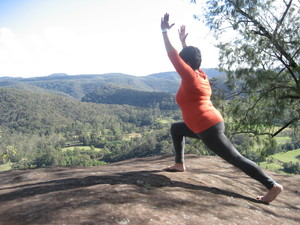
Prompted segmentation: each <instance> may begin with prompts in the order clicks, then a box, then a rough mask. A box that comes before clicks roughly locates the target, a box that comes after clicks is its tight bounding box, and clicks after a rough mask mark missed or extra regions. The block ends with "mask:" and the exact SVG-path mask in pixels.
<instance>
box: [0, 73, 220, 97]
mask: <svg viewBox="0 0 300 225" xmlns="http://www.w3.org/2000/svg"><path fill="white" fill-rule="evenodd" d="M204 71H206V72H207V75H208V76H209V77H210V78H213V77H215V78H218V77H221V76H224V73H222V72H220V71H218V70H215V69H204ZM112 85H113V86H115V87H116V88H125V89H134V90H139V91H145V92H167V93H172V94H174V93H176V92H177V90H178V87H179V85H180V77H179V75H178V74H177V73H176V72H174V71H172V72H165V73H157V74H151V75H148V76H131V75H127V74H122V73H108V74H81V75H67V74H64V73H59V74H52V75H49V76H46V77H33V78H11V77H0V87H1V86H5V87H13V88H17V89H18V88H20V87H22V89H26V88H27V89H29V90H32V87H38V88H41V89H44V90H50V91H52V92H53V93H54V92H55V93H57V94H58V93H64V95H67V96H71V97H73V98H76V99H82V98H83V97H84V96H85V95H86V94H88V93H90V92H92V91H93V90H95V89H99V88H102V87H107V86H109V87H111V86H112ZM41 89H40V90H41ZM35 90H36V91H38V89H35Z"/></svg>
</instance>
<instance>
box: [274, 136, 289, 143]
mask: <svg viewBox="0 0 300 225" xmlns="http://www.w3.org/2000/svg"><path fill="white" fill-rule="evenodd" d="M275 140H276V142H277V144H278V145H283V144H286V143H289V142H290V141H291V138H290V137H276V138H275Z"/></svg>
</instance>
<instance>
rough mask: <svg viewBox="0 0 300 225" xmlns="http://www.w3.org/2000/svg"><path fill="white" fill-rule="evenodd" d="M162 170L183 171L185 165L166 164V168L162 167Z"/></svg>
mask: <svg viewBox="0 0 300 225" xmlns="http://www.w3.org/2000/svg"><path fill="white" fill-rule="evenodd" d="M163 171H167V172H184V171H185V166H184V164H183V163H175V164H174V165H173V166H168V167H167V168H164V169H163Z"/></svg>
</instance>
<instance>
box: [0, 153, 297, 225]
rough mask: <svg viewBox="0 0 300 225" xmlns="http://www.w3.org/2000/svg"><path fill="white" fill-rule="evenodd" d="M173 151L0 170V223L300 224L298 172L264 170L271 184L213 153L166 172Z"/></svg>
mask: <svg viewBox="0 0 300 225" xmlns="http://www.w3.org/2000/svg"><path fill="white" fill-rule="evenodd" d="M172 163H173V156H155V157H149V158H137V159H132V160H127V161H122V162H117V163H112V164H108V165H104V166H99V167H91V168H42V169H34V170H17V171H8V172H1V173H0V225H31V224H43V225H48V224H49V225H50V224H51V225H52V224H53V225H54V224H55V225H56V224H57V225H77V224H81V225H102V224H109V225H111V224H137V225H145V224H149V225H151V224H157V225H162V224H172V225H176V224H178V225H183V224H188V225H193V224H197V225H201V224H205V225H207V224H210V225H211V224H226V225H228V224H268V225H271V224H288V225H293V224H297V225H298V224H300V196H299V187H300V176H299V175H280V174H276V173H273V172H269V171H267V173H268V174H270V175H271V176H272V177H273V178H275V180H277V181H278V182H279V183H281V184H282V185H283V186H284V192H283V193H282V194H281V195H280V196H279V197H278V198H277V199H276V200H275V201H273V202H272V203H271V204H269V205H266V204H262V203H259V202H257V201H256V200H255V198H256V196H257V195H263V194H264V193H265V192H266V189H265V188H264V187H263V186H262V185H261V184H260V183H258V182H257V181H255V180H253V179H251V178H249V177H248V176H247V175H245V174H244V173H242V172H240V171H239V170H238V169H236V168H234V167H233V166H231V165H230V164H228V163H226V162H224V161H223V160H222V159H220V158H218V157H215V156H194V155H188V156H187V157H186V164H187V171H186V172H184V173H180V172H179V173H170V172H164V171H161V169H162V168H165V167H166V166H169V165H171V164H172Z"/></svg>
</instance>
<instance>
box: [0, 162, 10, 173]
mask: <svg viewBox="0 0 300 225" xmlns="http://www.w3.org/2000/svg"><path fill="white" fill-rule="evenodd" d="M7 170H11V163H5V164H2V165H0V172H3V171H7Z"/></svg>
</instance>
